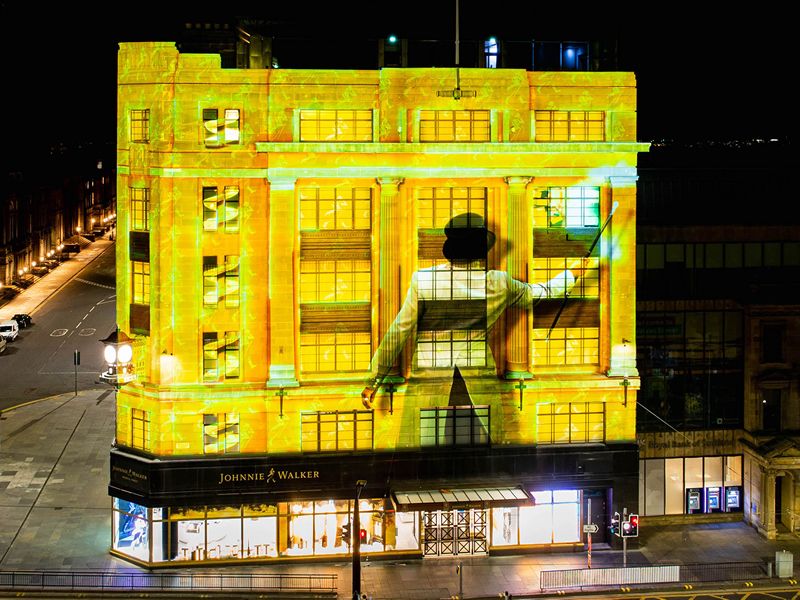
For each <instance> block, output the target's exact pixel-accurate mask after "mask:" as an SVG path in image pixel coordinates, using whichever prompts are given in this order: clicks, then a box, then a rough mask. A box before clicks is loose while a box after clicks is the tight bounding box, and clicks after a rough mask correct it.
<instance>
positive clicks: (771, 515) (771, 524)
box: [761, 469, 780, 540]
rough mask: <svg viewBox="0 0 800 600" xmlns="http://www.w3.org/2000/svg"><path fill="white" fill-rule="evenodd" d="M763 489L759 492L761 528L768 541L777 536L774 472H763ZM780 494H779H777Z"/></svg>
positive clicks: (768, 470)
mask: <svg viewBox="0 0 800 600" xmlns="http://www.w3.org/2000/svg"><path fill="white" fill-rule="evenodd" d="M761 481H763V482H764V483H763V486H764V487H763V488H762V490H761V514H762V515H763V517H762V519H763V520H762V522H761V526H762V527H763V528H764V534H765V535H766V537H767V539H768V540H774V539H775V537H776V534H777V528H776V526H775V471H772V470H770V469H767V470H765V471H764V476H763V477H762V478H761ZM778 493H780V492H778Z"/></svg>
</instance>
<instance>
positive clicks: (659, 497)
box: [644, 458, 664, 515]
mask: <svg viewBox="0 0 800 600" xmlns="http://www.w3.org/2000/svg"><path fill="white" fill-rule="evenodd" d="M644 477H645V502H644V506H645V508H644V510H645V514H646V515H663V514H664V459H662V458H659V459H652V460H648V461H647V462H646V463H645V475H644Z"/></svg>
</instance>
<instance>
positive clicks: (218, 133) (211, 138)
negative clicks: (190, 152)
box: [203, 108, 240, 148]
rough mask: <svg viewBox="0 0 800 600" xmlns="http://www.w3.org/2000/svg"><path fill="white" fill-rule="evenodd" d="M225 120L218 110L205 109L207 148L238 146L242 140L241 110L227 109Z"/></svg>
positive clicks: (204, 123)
mask: <svg viewBox="0 0 800 600" xmlns="http://www.w3.org/2000/svg"><path fill="white" fill-rule="evenodd" d="M223 115H224V117H223V119H220V118H219V110H218V109H216V108H204V109H203V131H204V133H205V136H204V142H205V145H206V147H207V148H217V147H219V146H227V145H232V144H238V143H239V140H240V130H239V126H240V123H239V109H238V108H226V109H225V110H224V111H223Z"/></svg>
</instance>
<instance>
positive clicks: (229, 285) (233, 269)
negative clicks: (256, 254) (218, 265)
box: [224, 255, 239, 308]
mask: <svg viewBox="0 0 800 600" xmlns="http://www.w3.org/2000/svg"><path fill="white" fill-rule="evenodd" d="M224 281H225V292H224V293H225V306H226V307H227V308H235V307H237V306H239V256H238V255H228V256H226V257H225V274H224Z"/></svg>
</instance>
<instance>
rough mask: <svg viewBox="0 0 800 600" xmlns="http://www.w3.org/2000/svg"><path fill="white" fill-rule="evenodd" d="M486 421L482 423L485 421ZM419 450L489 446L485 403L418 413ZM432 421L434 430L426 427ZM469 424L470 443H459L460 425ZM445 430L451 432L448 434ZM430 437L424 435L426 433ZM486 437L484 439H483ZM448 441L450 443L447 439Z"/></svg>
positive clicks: (488, 423)
mask: <svg viewBox="0 0 800 600" xmlns="http://www.w3.org/2000/svg"><path fill="white" fill-rule="evenodd" d="M484 418H485V421H483V422H482V421H481V419H484ZM419 419H420V425H419V432H420V433H419V435H420V437H419V445H420V448H462V447H466V448H477V447H487V446H491V443H492V439H491V438H492V436H491V407H490V406H489V405H488V404H481V405H468V406H434V407H429V408H421V409H420V411H419ZM426 421H427V422H432V424H433V429H432V430H431V428H430V427H426ZM464 421H468V422H469V434H468V437H469V440H468V441H467V442H466V443H465V442H463V441H462V442H459V437H460V436H459V433H461V434H462V436H461V438H462V440H463V433H464V431H463V424H464ZM448 428H449V430H450V433H448ZM431 431H432V432H433V435H432V436H431V435H426V433H428V432H431ZM484 435H485V437H484ZM447 438H449V440H448V439H447Z"/></svg>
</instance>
